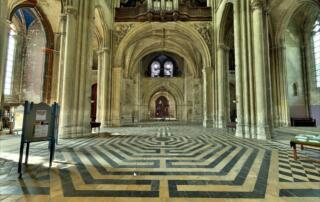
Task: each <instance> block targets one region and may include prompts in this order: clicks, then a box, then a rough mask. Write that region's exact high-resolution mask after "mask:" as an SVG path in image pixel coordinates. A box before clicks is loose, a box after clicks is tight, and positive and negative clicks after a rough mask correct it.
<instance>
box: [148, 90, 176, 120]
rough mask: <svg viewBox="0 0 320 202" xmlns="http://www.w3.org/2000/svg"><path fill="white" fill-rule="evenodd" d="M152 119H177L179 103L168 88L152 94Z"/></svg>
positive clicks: (150, 112)
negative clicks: (177, 103)
mask: <svg viewBox="0 0 320 202" xmlns="http://www.w3.org/2000/svg"><path fill="white" fill-rule="evenodd" d="M149 118H150V120H159V119H165V120H176V119H177V105H176V101H175V98H174V97H173V96H172V95H171V93H169V92H168V91H166V90H160V91H158V92H156V93H155V94H153V95H152V97H151V98H150V101H149Z"/></svg>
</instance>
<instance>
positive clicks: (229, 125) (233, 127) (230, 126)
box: [227, 122, 237, 131]
mask: <svg viewBox="0 0 320 202" xmlns="http://www.w3.org/2000/svg"><path fill="white" fill-rule="evenodd" d="M236 129H237V123H235V122H229V123H227V130H228V131H229V130H232V131H234V130H236Z"/></svg>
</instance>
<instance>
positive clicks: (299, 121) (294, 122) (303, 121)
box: [291, 118, 316, 127]
mask: <svg viewBox="0 0 320 202" xmlns="http://www.w3.org/2000/svg"><path fill="white" fill-rule="evenodd" d="M291 126H297V127H301V126H311V127H316V120H315V119H312V118H291Z"/></svg>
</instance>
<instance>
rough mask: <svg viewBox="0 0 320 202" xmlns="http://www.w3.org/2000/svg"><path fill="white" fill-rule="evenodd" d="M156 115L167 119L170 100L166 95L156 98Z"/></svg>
mask: <svg viewBox="0 0 320 202" xmlns="http://www.w3.org/2000/svg"><path fill="white" fill-rule="evenodd" d="M155 106H156V108H155V112H156V113H155V117H156V118H162V119H165V118H167V117H169V108H170V105H169V101H168V99H167V98H166V97H164V96H161V97H159V98H158V99H157V100H156V103H155Z"/></svg>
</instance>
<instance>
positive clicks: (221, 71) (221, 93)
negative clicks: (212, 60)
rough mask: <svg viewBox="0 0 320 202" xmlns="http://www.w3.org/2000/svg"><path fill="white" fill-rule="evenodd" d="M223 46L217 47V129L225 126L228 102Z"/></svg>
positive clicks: (226, 69)
mask: <svg viewBox="0 0 320 202" xmlns="http://www.w3.org/2000/svg"><path fill="white" fill-rule="evenodd" d="M227 50H228V48H227V47H226V46H225V45H224V44H219V45H218V58H217V60H218V67H217V70H218V81H217V84H218V128H225V127H226V124H227V116H226V114H227V108H226V107H227V101H228V99H227V98H228V92H229V91H228V89H227V88H229V85H228V75H227V72H228V67H227V66H226V64H227V63H226V54H225V53H226V51H227Z"/></svg>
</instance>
